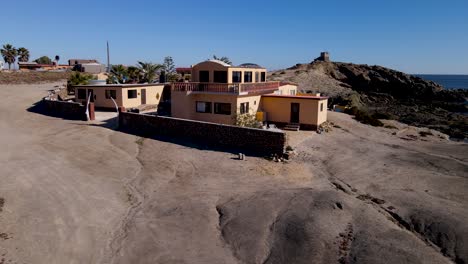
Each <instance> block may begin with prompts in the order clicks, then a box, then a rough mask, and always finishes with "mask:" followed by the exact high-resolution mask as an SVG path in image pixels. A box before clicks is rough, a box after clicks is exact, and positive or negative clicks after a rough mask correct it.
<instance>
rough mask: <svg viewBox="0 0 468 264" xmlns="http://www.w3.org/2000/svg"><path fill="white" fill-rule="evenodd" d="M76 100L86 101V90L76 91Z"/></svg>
mask: <svg viewBox="0 0 468 264" xmlns="http://www.w3.org/2000/svg"><path fill="white" fill-rule="evenodd" d="M78 99H86V89H78Z"/></svg>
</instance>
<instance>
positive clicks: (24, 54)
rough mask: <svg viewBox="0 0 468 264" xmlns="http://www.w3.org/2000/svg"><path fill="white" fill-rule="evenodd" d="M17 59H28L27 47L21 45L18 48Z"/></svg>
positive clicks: (24, 60)
mask: <svg viewBox="0 0 468 264" xmlns="http://www.w3.org/2000/svg"><path fill="white" fill-rule="evenodd" d="M18 61H20V62H27V61H29V50H28V49H27V48H24V47H21V48H19V49H18Z"/></svg>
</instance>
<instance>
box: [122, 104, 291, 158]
mask: <svg viewBox="0 0 468 264" xmlns="http://www.w3.org/2000/svg"><path fill="white" fill-rule="evenodd" d="M119 128H120V129H121V130H123V131H129V132H132V133H135V134H138V135H143V136H169V137H171V138H178V139H182V140H188V141H189V142H193V143H204V144H207V145H210V146H214V147H226V148H230V149H233V150H234V149H235V150H236V151H237V150H239V151H246V152H248V153H255V154H260V155H269V154H282V153H283V150H284V146H285V144H286V135H285V134H284V133H283V132H273V131H267V130H262V129H254V128H243V127H237V126H229V125H222V124H215V123H208V122H201V121H195V120H187V119H179V118H172V117H163V116H152V115H145V114H135V113H128V112H121V113H120V115H119Z"/></svg>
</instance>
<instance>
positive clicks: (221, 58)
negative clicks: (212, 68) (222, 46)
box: [213, 55, 232, 65]
mask: <svg viewBox="0 0 468 264" xmlns="http://www.w3.org/2000/svg"><path fill="white" fill-rule="evenodd" d="M213 59H214V60H219V61H222V62H225V63H227V64H229V65H232V62H231V60H230V59H229V58H228V57H225V56H223V57H217V56H216V55H213Z"/></svg>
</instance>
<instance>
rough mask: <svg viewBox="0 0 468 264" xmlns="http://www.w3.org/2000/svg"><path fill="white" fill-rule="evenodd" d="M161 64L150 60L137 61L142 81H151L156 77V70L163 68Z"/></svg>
mask: <svg viewBox="0 0 468 264" xmlns="http://www.w3.org/2000/svg"><path fill="white" fill-rule="evenodd" d="M163 67H164V66H163V65H161V64H157V63H151V62H141V61H139V62H138V68H140V70H141V72H142V75H143V78H142V81H143V82H147V83H152V82H154V80H155V79H156V75H157V73H158V71H160V70H161V69H163Z"/></svg>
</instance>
